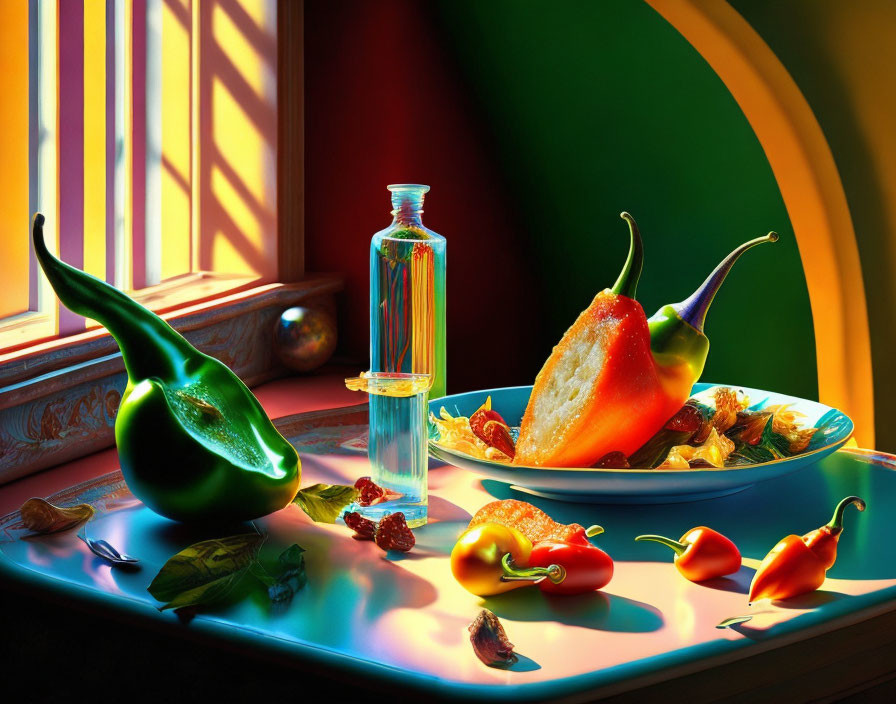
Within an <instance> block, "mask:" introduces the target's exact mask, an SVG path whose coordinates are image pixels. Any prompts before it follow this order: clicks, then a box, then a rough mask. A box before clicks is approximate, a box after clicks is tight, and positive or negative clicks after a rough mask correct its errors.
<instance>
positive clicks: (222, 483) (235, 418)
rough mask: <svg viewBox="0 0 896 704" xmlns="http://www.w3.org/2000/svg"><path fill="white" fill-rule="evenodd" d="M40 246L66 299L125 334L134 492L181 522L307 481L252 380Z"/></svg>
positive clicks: (125, 402) (262, 503) (252, 507)
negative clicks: (255, 392)
mask: <svg viewBox="0 0 896 704" xmlns="http://www.w3.org/2000/svg"><path fill="white" fill-rule="evenodd" d="M43 224H44V217H43V215H41V214H40V213H38V214H37V215H35V216H34V229H33V236H34V251H35V253H36V255H37V260H38V261H39V262H40V265H41V267H42V268H43V270H44V273H45V274H46V275H47V278H48V279H49V280H50V283H51V284H52V285H53V289H54V290H55V291H56V295H58V296H59V300H61V301H62V302H63V303H64V304H65V306H66V307H67V308H70V309H71V310H73V311H74V312H75V313H79V314H80V315H84V316H87V317H89V318H93V319H94V320H96V321H98V322H99V323H101V324H102V325H104V326H105V327H106V328H107V329H108V330H109V332H110V333H111V334H112V336H113V337H114V338H115V340H116V342H118V346H119V347H120V348H121V356H122V358H123V359H124V365H125V369H126V370H127V373H128V385H127V388H126V389H125V392H124V395H123V396H122V399H121V405H120V406H119V409H118V416H117V417H116V419H115V441H116V443H117V445H118V456H119V461H120V462H121V471H122V474H123V475H124V478H125V481H126V482H127V484H128V488H130V490H131V492H133V494H134V496H136V497H137V498H139V499H140V500H141V501H143V503H145V504H146V505H147V506H149V507H150V508H151V509H152V510H153V511H155V512H156V513H159V514H161V515H163V516H167V517H168V518H173V519H175V520H180V521H195V520H222V521H223V520H234V521H243V520H251V519H253V518H258V517H259V516H263V515H266V514H268V513H271V512H272V511H276V510H278V509H281V508H283V507H284V506H286V505H287V504H289V502H290V501H292V500H293V498H294V497H295V495H296V493H297V492H298V490H299V480H300V478H301V470H300V463H299V456H298V454H297V453H296V451H295V448H293V446H292V445H290V444H289V442H287V440H286V439H285V438H284V437H283V436H282V435H280V433H279V432H277V429H276V428H275V427H274V425H273V423H271V421H270V419H269V418H268V417H267V415H266V414H265V412H264V410H263V409H262V407H261V404H259V402H258V399H256V398H255V396H254V395H253V394H252V392H251V391H249V389H248V388H246V385H245V384H243V382H242V381H240V379H239V378H238V377H237V376H236V375H235V374H234V373H233V372H232V371H230V369H228V368H227V367H226V366H225V365H224V364H222V363H221V362H219V361H218V360H217V359H214V358H213V357H209V356H208V355H206V354H203V353H202V352H200V351H199V350H197V349H196V348H195V347H193V346H192V345H191V344H190V343H189V342H187V341H186V340H185V339H184V338H183V337H182V336H181V335H180V334H179V333H178V332H176V331H175V330H174V329H173V328H172V327H171V326H170V325H168V323H166V322H165V321H164V320H162V319H161V318H160V317H159V316H157V315H155V314H154V313H152V312H151V311H149V310H147V309H146V308H144V307H143V306H141V305H140V304H139V303H137V302H136V301H134V300H133V299H131V298H129V297H128V296H126V295H125V294H123V293H122V292H121V291H119V290H118V289H116V288H114V287H112V286H110V285H109V284H107V283H105V282H104V281H101V280H100V279H97V278H96V277H94V276H91V275H90V274H86V273H85V272H83V271H79V270H78V269H75V268H73V267H71V266H69V265H68V264H65V263H63V262H61V261H59V260H58V259H57V258H56V257H54V256H53V255H52V254H50V252H49V251H48V250H47V247H46V245H45V244H44V234H43Z"/></svg>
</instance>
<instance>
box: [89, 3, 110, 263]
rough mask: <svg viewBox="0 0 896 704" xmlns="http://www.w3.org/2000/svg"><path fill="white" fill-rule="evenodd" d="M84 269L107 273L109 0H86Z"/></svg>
mask: <svg viewBox="0 0 896 704" xmlns="http://www.w3.org/2000/svg"><path fill="white" fill-rule="evenodd" d="M84 270H85V271H86V272H88V273H89V274H93V275H94V276H97V277H99V278H101V279H104V278H105V276H106V3H105V2H96V1H95V0H93V1H90V0H88V2H85V3H84Z"/></svg>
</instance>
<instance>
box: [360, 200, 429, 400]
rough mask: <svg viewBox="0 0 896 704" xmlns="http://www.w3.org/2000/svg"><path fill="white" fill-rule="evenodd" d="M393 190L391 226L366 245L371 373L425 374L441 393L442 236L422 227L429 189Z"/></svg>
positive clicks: (378, 233)
mask: <svg viewBox="0 0 896 704" xmlns="http://www.w3.org/2000/svg"><path fill="white" fill-rule="evenodd" d="M388 189H389V190H390V191H391V192H392V216H393V220H392V224H391V225H389V227H387V228H386V229H385V230H381V231H380V232H377V233H376V234H375V235H374V236H373V240H372V241H371V243H370V371H372V372H398V373H404V374H429V375H430V376H431V377H432V388H431V389H430V392H429V396H430V398H439V397H441V396H444V395H445V238H444V237H442V236H441V235H438V234H436V233H435V232H433V231H432V230H430V229H428V228H426V227H425V226H424V225H423V221H422V219H421V216H422V214H423V196H424V194H425V193H426V192H427V191H429V186H421V185H417V184H411V183H402V184H395V185H391V186H388Z"/></svg>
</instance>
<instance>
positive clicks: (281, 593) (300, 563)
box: [268, 545, 308, 604]
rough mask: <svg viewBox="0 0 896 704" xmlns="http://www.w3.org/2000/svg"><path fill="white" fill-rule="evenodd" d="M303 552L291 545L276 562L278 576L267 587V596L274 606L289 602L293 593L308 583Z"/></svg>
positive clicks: (296, 546)
mask: <svg viewBox="0 0 896 704" xmlns="http://www.w3.org/2000/svg"><path fill="white" fill-rule="evenodd" d="M303 552H305V550H304V549H302V548H301V547H299V546H298V545H291V546H290V547H288V548H286V550H284V551H283V552H282V553H281V554H280V559H279V560H278V562H279V566H280V574H279V575H278V576H277V581H276V582H275V583H274V584H272V585H269V586H268V596H270V597H271V601H272V602H274V603H275V604H282V603H285V602H288V601H290V600H291V599H292V598H293V596H295V593H296V592H297V591H299V590H300V589H301V588H302V587H304V586H305V585H306V584H307V583H308V576H307V575H306V574H305V556H304V555H302V553H303Z"/></svg>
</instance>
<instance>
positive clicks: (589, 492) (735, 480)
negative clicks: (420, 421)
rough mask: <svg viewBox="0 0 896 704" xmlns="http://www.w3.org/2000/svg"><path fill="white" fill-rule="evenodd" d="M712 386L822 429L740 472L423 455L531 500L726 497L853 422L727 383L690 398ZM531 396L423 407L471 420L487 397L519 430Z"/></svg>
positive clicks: (482, 395) (839, 442) (475, 394)
mask: <svg viewBox="0 0 896 704" xmlns="http://www.w3.org/2000/svg"><path fill="white" fill-rule="evenodd" d="M716 386H730V387H731V388H736V389H740V390H742V391H743V392H744V393H745V394H747V396H749V399H750V408H751V409H752V410H756V409H761V408H763V407H765V406H771V405H775V404H790V406H791V408H792V409H793V410H795V411H799V412H800V413H803V414H804V415H805V418H804V419H803V425H804V426H805V427H817V428H822V429H823V432H821V433H816V434H815V436H814V437H813V439H812V442H811V443H810V444H809V448H808V450H807V451H806V452H804V453H802V454H800V455H796V456H794V457H788V458H786V459H782V460H775V461H773V462H764V463H762V464H756V465H750V466H747V467H730V468H720V469H588V468H584V469H580V468H571V467H569V468H566V467H564V468H543V467H522V466H516V465H505V464H501V463H500V462H491V461H489V460H480V459H477V458H475V457H471V456H470V455H466V454H463V453H461V452H455V451H453V450H448V449H446V448H444V447H440V446H439V445H437V444H435V442H433V441H430V443H429V453H430V455H432V456H433V457H435V458H437V459H439V460H442V461H443V462H448V463H449V464H453V465H455V466H456V467H461V468H463V469H468V470H470V471H472V472H475V473H476V474H478V475H479V476H481V477H484V478H486V479H494V480H497V481H499V482H504V483H507V484H511V485H513V486H514V487H515V488H517V489H520V490H522V491H525V492H528V493H531V494H535V495H537V496H545V497H548V498H552V499H560V500H562V501H576V502H582V503H639V504H640V503H672V502H680V501H692V500H697V499H708V498H713V497H716V496H725V495H726V494H733V493H735V492H737V491H742V490H743V489H746V488H747V487H749V486H752V485H753V484H755V483H756V482H761V481H764V480H766V479H774V478H776V477H781V476H783V475H785V474H789V473H790V472H794V471H796V470H798V469H802V468H803V467H806V466H808V465H811V464H812V463H814V462H817V461H818V460H820V459H821V458H822V457H826V456H827V455H829V454H831V453H832V452H834V451H835V450H837V449H838V448H840V447H842V446H843V444H844V443H845V442H846V441H847V440H848V439H849V437H850V436H851V435H852V431H853V423H852V421H851V420H850V419H849V417H847V416H846V415H845V414H844V413H841V412H840V411H838V410H836V409H834V408H830V407H829V406H825V405H824V404H821V403H817V402H815V401H807V400H805V399H800V398H795V397H793V396H786V395H784V394H777V393H773V392H771V391H761V390H759V389H750V388H747V387H744V386H734V385H732V384H695V385H694V388H693V389H692V391H691V395H695V394H698V393H700V392H702V391H706V390H707V389H711V388H714V387H716ZM531 391H532V387H531V386H511V387H507V388H503V389H486V390H483V391H469V392H467V393H463V394H454V395H452V396H443V397H442V398H439V399H435V400H433V401H430V404H429V407H430V410H431V411H432V412H433V413H435V414H436V415H438V414H439V409H440V408H441V407H442V406H444V407H445V409H446V410H447V411H448V412H449V413H451V414H452V415H463V416H470V415H471V414H472V413H474V412H475V411H476V409H477V408H479V406H481V405H482V404H483V403H484V401H485V399H486V397H487V396H491V397H492V408H494V409H495V410H496V411H498V413H500V414H501V415H502V416H503V417H504V419H505V420H506V421H507V422H508V423H509V424H510V425H512V426H518V425H519V424H520V419H521V418H522V416H523V412H524V411H525V410H526V403H527V402H528V400H529V394H530V393H531Z"/></svg>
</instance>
